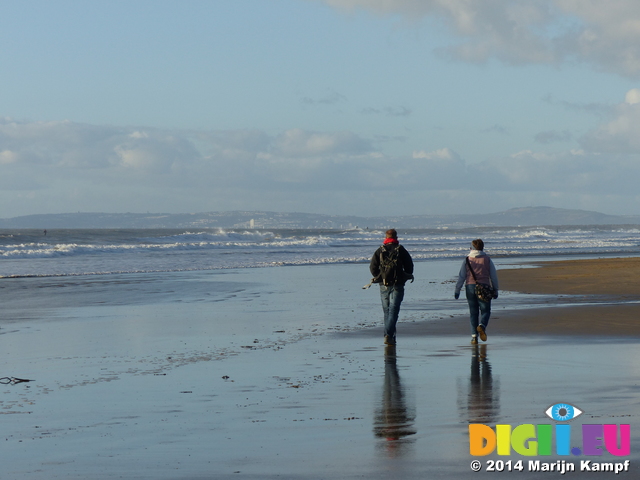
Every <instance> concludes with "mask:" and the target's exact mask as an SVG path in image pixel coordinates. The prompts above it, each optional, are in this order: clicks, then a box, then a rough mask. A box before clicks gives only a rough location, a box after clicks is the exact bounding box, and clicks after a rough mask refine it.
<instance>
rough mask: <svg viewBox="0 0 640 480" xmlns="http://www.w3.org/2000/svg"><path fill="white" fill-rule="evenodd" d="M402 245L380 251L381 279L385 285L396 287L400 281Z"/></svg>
mask: <svg viewBox="0 0 640 480" xmlns="http://www.w3.org/2000/svg"><path fill="white" fill-rule="evenodd" d="M399 260H400V245H393V247H392V248H387V247H382V248H381V249H380V278H381V280H382V284H383V285H387V286H388V285H395V284H396V282H397V280H398V270H399V269H400V266H399V265H398V262H399Z"/></svg>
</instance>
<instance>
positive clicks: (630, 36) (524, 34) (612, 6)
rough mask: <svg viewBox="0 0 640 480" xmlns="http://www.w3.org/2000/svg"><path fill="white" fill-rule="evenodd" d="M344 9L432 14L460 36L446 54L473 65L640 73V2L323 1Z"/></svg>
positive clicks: (416, 15)
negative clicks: (571, 64)
mask: <svg viewBox="0 0 640 480" xmlns="http://www.w3.org/2000/svg"><path fill="white" fill-rule="evenodd" d="M319 1H323V2H324V3H326V4H328V5H331V6H333V7H336V8H338V9H341V10H346V11H353V10H358V9H362V10H369V11H372V12H375V13H378V14H382V15H403V16H404V17H405V18H407V19H416V18H425V17H433V18H437V19H439V20H441V21H443V22H444V23H445V24H446V25H448V26H449V27H450V29H451V32H452V33H453V34H454V35H455V36H456V38H457V39H458V43H457V44H453V45H451V46H449V47H447V48H446V49H445V50H444V51H445V52H446V53H447V54H448V55H451V56H453V57H455V58H458V59H460V60H464V61H468V62H485V61H487V60H488V59H489V58H498V59H500V60H502V61H504V62H507V63H549V64H557V63H559V62H562V61H567V60H568V61H573V60H578V61H580V62H585V63H587V64H591V65H594V66H595V67H596V68H597V69H600V70H605V71H611V72H616V73H620V74H622V75H627V76H630V77H638V76H640V3H639V2H637V1H636V0H607V1H600V0H483V1H469V0H319Z"/></svg>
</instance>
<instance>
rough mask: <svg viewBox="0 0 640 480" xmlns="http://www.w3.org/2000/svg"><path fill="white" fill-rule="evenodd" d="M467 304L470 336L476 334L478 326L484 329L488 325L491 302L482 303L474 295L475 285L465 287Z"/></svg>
mask: <svg viewBox="0 0 640 480" xmlns="http://www.w3.org/2000/svg"><path fill="white" fill-rule="evenodd" d="M465 292H466V294H467V302H469V314H470V320H471V335H477V334H478V325H482V326H483V327H484V328H485V329H486V328H487V325H489V317H490V316H491V300H489V301H488V302H483V301H482V300H479V299H478V296H477V295H476V286H475V284H470V285H467V286H466V289H465Z"/></svg>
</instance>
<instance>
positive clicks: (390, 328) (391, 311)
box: [380, 284, 404, 340]
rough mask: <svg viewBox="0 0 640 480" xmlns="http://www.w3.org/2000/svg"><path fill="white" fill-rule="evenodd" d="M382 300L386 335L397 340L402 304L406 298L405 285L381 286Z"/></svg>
mask: <svg viewBox="0 0 640 480" xmlns="http://www.w3.org/2000/svg"><path fill="white" fill-rule="evenodd" d="M380 298H381V299H382V312H383V314H384V334H385V336H386V335H388V336H389V337H391V338H393V339H394V340H395V338H396V323H398V314H399V313H400V304H401V303H402V299H403V298H404V285H389V286H388V287H385V286H384V285H382V284H380Z"/></svg>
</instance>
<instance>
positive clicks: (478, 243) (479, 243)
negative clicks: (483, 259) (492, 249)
mask: <svg viewBox="0 0 640 480" xmlns="http://www.w3.org/2000/svg"><path fill="white" fill-rule="evenodd" d="M471 248H473V249H474V250H480V251H482V250H484V242H483V241H482V240H480V239H479V238H477V239H475V240H474V241H473V242H471Z"/></svg>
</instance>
